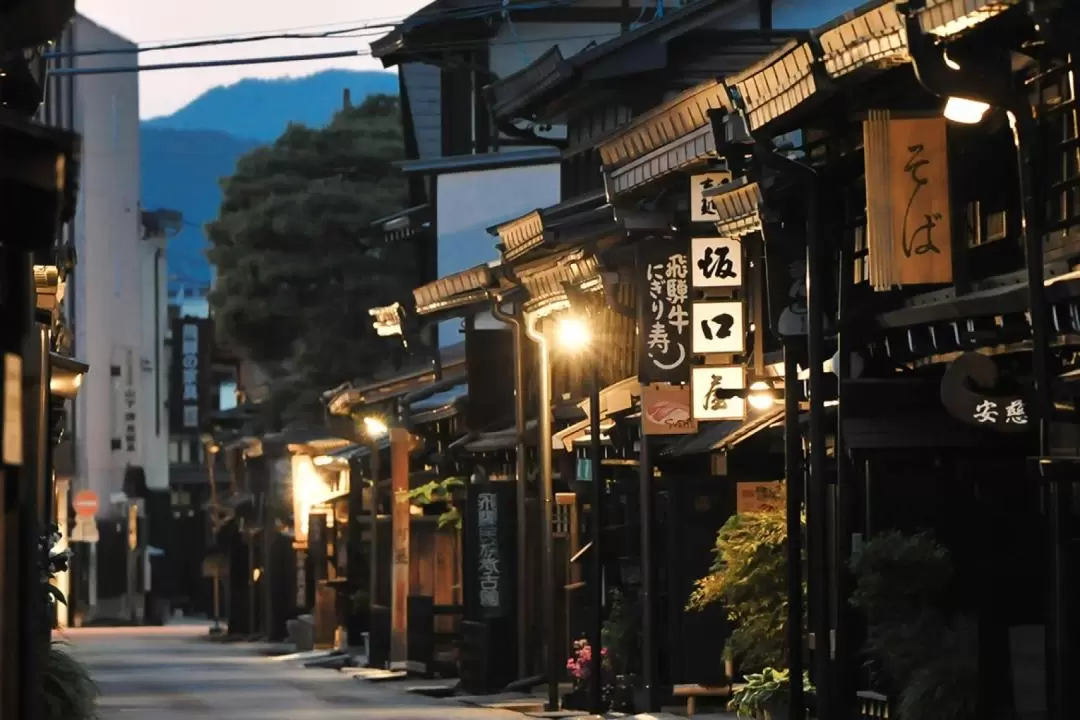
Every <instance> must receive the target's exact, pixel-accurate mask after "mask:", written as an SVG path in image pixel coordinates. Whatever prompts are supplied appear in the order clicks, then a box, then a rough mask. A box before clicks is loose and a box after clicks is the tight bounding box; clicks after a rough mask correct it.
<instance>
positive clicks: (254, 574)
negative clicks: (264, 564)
mask: <svg viewBox="0 0 1080 720" xmlns="http://www.w3.org/2000/svg"><path fill="white" fill-rule="evenodd" d="M261 577H262V568H255V569H254V570H252V571H251V581H252V582H259V578H261Z"/></svg>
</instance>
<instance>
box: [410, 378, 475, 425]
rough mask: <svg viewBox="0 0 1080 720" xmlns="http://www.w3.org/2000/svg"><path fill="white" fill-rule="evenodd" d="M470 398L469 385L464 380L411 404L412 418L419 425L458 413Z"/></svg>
mask: <svg viewBox="0 0 1080 720" xmlns="http://www.w3.org/2000/svg"><path fill="white" fill-rule="evenodd" d="M468 398H469V385H468V383H465V382H462V383H459V384H457V385H454V386H453V387H451V388H449V389H447V390H443V391H441V392H437V393H435V394H434V395H431V396H429V397H426V398H424V399H423V400H418V401H416V402H414V403H413V404H412V405H410V406H409V413H410V415H411V417H410V420H411V421H412V422H413V423H414V424H417V425H422V424H424V423H429V422H436V421H438V420H444V419H446V418H448V417H452V416H453V415H456V414H457V413H458V412H459V411H460V410H461V408H462V406H463V405H464V403H465V402H466V401H467V400H468Z"/></svg>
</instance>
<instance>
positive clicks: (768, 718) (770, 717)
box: [759, 703, 791, 720]
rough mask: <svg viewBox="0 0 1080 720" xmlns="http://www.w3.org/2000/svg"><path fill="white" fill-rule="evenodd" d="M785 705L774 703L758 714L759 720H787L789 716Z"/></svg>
mask: <svg viewBox="0 0 1080 720" xmlns="http://www.w3.org/2000/svg"><path fill="white" fill-rule="evenodd" d="M788 708H789V706H788V704H787V703H775V704H772V705H770V706H769V707H767V708H764V709H762V710H761V712H760V718H759V720H788V718H789V717H790V716H791V713H790V711H789V709H788Z"/></svg>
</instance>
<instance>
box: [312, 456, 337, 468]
mask: <svg viewBox="0 0 1080 720" xmlns="http://www.w3.org/2000/svg"><path fill="white" fill-rule="evenodd" d="M311 462H313V463H315V464H316V465H318V466H319V467H323V466H324V465H331V464H333V462H334V458H332V457H330V456H329V455H319V456H317V457H316V458H314V459H313V460H312V461H311Z"/></svg>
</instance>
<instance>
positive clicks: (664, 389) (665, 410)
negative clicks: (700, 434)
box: [641, 383, 698, 435]
mask: <svg viewBox="0 0 1080 720" xmlns="http://www.w3.org/2000/svg"><path fill="white" fill-rule="evenodd" d="M690 403H691V400H690V387H689V386H687V385H669V384H660V383H657V384H654V385H644V386H642V388H641V412H642V415H641V417H642V423H643V427H644V431H645V434H646V435H689V434H692V433H695V432H697V429H698V427H697V421H696V420H695V419H694V413H693V411H692V410H691V408H690Z"/></svg>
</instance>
